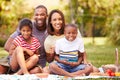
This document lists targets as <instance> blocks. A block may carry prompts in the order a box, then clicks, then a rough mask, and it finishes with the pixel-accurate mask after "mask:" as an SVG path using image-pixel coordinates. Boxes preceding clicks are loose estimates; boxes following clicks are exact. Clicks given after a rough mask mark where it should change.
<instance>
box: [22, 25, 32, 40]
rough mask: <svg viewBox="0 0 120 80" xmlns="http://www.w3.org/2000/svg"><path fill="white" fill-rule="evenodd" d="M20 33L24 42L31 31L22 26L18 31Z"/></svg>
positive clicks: (28, 37)
mask: <svg viewBox="0 0 120 80" xmlns="http://www.w3.org/2000/svg"><path fill="white" fill-rule="evenodd" d="M20 32H21V35H22V36H23V38H24V39H25V40H29V39H30V37H31V34H32V29H31V28H30V27H29V26H23V27H22V28H21V29H20Z"/></svg>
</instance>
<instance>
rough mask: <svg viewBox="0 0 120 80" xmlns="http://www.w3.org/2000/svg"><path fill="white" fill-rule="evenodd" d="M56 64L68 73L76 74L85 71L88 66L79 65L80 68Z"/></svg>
mask: <svg viewBox="0 0 120 80" xmlns="http://www.w3.org/2000/svg"><path fill="white" fill-rule="evenodd" d="M56 64H57V65H58V66H59V67H60V68H62V69H64V70H65V71H68V72H76V71H78V70H83V69H85V67H86V66H87V65H86V64H80V65H78V66H75V67H71V66H69V65H65V64H62V63H59V62H56Z"/></svg>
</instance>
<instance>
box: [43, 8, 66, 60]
mask: <svg viewBox="0 0 120 80" xmlns="http://www.w3.org/2000/svg"><path fill="white" fill-rule="evenodd" d="M64 26H65V20H64V15H63V13H62V12H61V11H60V10H52V11H51V12H50V14H49V17H48V27H47V31H48V34H49V35H48V37H47V38H46V39H45V42H44V46H45V51H46V55H47V61H48V62H52V61H53V60H54V45H55V42H56V40H58V39H60V38H62V37H64V35H63V33H64Z"/></svg>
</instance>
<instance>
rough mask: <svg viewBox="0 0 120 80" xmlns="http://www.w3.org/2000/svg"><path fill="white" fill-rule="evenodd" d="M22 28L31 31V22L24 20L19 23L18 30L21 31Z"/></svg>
mask: <svg viewBox="0 0 120 80" xmlns="http://www.w3.org/2000/svg"><path fill="white" fill-rule="evenodd" d="M24 26H28V27H29V28H30V29H31V30H32V28H33V25H32V22H31V20H30V19H27V18H24V19H22V20H21V21H20V23H19V30H21V29H22V28H23V27H24Z"/></svg>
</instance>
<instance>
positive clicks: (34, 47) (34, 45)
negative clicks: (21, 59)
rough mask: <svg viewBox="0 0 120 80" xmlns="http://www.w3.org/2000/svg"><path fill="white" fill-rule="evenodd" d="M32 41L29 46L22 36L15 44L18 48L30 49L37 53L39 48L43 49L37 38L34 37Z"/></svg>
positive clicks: (15, 40)
mask: <svg viewBox="0 0 120 80" xmlns="http://www.w3.org/2000/svg"><path fill="white" fill-rule="evenodd" d="M31 40H32V41H31V44H29V43H27V42H26V41H25V39H24V38H23V36H22V35H19V36H17V37H16V38H15V39H14V40H13V44H15V45H16V46H21V47H24V48H26V49H29V50H31V51H33V52H35V51H36V50H37V49H38V48H40V47H41V45H40V42H39V41H38V39H37V38H35V37H32V39H31Z"/></svg>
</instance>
